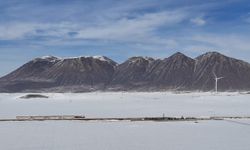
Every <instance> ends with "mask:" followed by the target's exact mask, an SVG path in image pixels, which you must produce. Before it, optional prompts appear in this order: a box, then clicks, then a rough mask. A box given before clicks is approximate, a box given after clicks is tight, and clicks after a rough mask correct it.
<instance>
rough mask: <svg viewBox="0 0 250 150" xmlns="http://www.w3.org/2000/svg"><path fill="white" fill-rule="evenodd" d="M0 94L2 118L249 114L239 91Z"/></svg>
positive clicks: (249, 97) (247, 98)
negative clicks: (31, 96)
mask: <svg viewBox="0 0 250 150" xmlns="http://www.w3.org/2000/svg"><path fill="white" fill-rule="evenodd" d="M23 95H25V94H23V93H21V94H0V118H15V117H16V116H17V115H85V116H86V117H145V116H147V117H148V116H162V115H163V114H165V116H176V117H180V116H185V117H187V116H193V117H203V116H250V109H249V108H250V94H240V93H219V94H216V95H215V94H212V93H182V94H175V93H169V92H168V93H164V92H158V93H157V92H156V93H140V92H139V93H122V92H118V93H98V92H97V93H78V94H73V93H68V94H60V93H56V94H55V93H54V94H52V93H47V94H44V95H48V96H50V98H49V99H20V98H19V97H21V96H23Z"/></svg>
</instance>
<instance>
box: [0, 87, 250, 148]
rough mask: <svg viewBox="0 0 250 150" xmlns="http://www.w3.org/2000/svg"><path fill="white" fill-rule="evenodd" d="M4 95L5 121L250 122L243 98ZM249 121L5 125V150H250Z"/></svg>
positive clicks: (1, 133)
mask: <svg viewBox="0 0 250 150" xmlns="http://www.w3.org/2000/svg"><path fill="white" fill-rule="evenodd" d="M24 95H26V94H23V93H20V94H0V118H15V116H17V115H60V114H62V115H72V114H73V115H85V116H86V117H141V116H144V117H145V116H147V117H148V116H162V114H163V113H164V114H165V116H177V117H180V116H193V117H202V116H250V109H249V108H250V95H249V94H242V93H219V94H212V93H181V94H174V93H169V92H168V93H163V92H158V93H122V92H118V93H98V92H96V93H81V94H80V93H78V94H73V93H67V94H59V93H54V94H52V93H45V94H44V95H48V96H49V97H50V98H48V99H20V98H19V97H21V96H24ZM249 139H250V120H242V119H235V120H220V121H212V120H210V121H199V122H198V123H195V122H192V121H189V122H188V121H187V122H128V121H122V122H101V121H90V122H86V121H33V122H0V149H3V150H34V149H35V150H59V149H60V150H82V149H90V150H100V149H101V150H249V149H250V143H249Z"/></svg>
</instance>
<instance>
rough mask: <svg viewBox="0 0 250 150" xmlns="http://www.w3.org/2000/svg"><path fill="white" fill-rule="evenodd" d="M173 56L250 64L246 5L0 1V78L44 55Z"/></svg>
mask: <svg viewBox="0 0 250 150" xmlns="http://www.w3.org/2000/svg"><path fill="white" fill-rule="evenodd" d="M176 51H180V52H183V53H185V54H186V55H188V56H190V57H195V56H197V55H199V54H202V53H204V52H207V51H219V52H221V53H224V54H226V55H229V56H232V57H236V58H239V59H243V60H246V61H248V62H250V2H249V0H210V1H209V0H206V1H203V0H0V68H1V69H0V76H2V75H4V74H6V73H9V72H10V71H12V70H13V69H15V68H17V67H19V66H20V65H22V64H23V63H25V62H27V61H28V60H30V59H33V58H34V57H40V56H43V55H55V56H60V57H67V56H79V55H105V56H108V57H110V58H112V59H113V60H115V61H117V62H122V61H124V60H125V59H127V58H128V57H131V56H138V55H142V56H152V57H156V58H164V57H168V56H169V55H171V54H173V53H174V52H176Z"/></svg>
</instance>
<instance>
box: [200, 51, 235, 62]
mask: <svg viewBox="0 0 250 150" xmlns="http://www.w3.org/2000/svg"><path fill="white" fill-rule="evenodd" d="M228 58H230V57H227V56H225V55H223V54H221V53H219V52H207V53H205V54H202V55H200V56H198V57H196V60H198V61H202V60H207V59H210V60H216V59H217V60H225V59H228Z"/></svg>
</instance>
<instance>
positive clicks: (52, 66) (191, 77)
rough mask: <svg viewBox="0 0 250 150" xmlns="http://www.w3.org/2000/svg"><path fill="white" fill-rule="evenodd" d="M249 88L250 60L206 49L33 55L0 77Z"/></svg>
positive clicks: (29, 83) (29, 86)
mask: <svg viewBox="0 0 250 150" xmlns="http://www.w3.org/2000/svg"><path fill="white" fill-rule="evenodd" d="M214 74H216V75H217V76H218V77H221V76H222V77H224V78H223V79H221V80H219V82H218V90H219V91H240V90H250V64H249V63H247V62H245V61H242V60H238V59H235V58H231V57H228V56H225V55H223V54H220V53H218V52H208V53H205V54H203V55H200V56H198V57H196V58H190V57H188V56H186V55H184V54H182V53H180V52H177V53H175V54H173V55H171V56H170V57H168V58H165V59H154V58H151V57H131V58H129V59H128V60H127V61H125V62H123V63H121V64H118V63H116V62H115V61H113V60H111V59H110V58H108V57H105V56H83V57H73V58H58V57H54V56H45V57H41V58H35V59H33V60H31V61H29V62H28V63H26V64H24V65H23V66H21V67H20V68H18V69H17V70H15V71H13V72H11V73H10V74H8V75H6V76H4V77H2V78H0V92H90V91H166V90H180V91H212V90H214V88H215V76H214Z"/></svg>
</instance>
